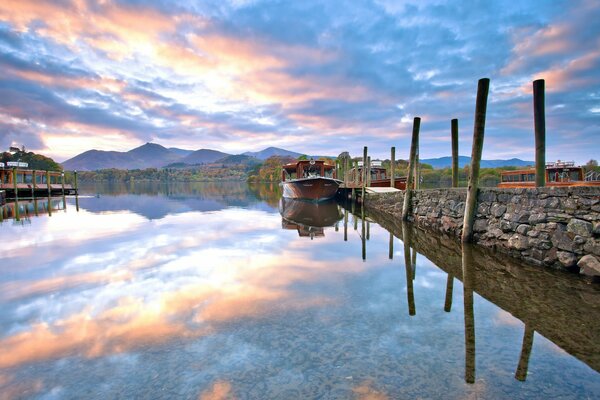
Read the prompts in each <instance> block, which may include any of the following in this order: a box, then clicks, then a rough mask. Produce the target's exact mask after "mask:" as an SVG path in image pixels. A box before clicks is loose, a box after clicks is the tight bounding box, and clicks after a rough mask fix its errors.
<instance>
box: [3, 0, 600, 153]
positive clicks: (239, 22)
mask: <svg viewBox="0 0 600 400" xmlns="http://www.w3.org/2000/svg"><path fill="white" fill-rule="evenodd" d="M472 3H473V4H472ZM599 17H600V5H599V3H598V2H594V1H589V0H577V1H558V2H556V1H552V2H550V1H535V2H526V3H523V4H519V5H516V4H514V3H513V2H506V1H494V2H485V3H484V4H481V3H476V4H475V3H474V2H461V3H460V4H457V3H455V2H449V1H444V0H440V1H426V2H423V1H412V0H409V1H403V2H393V1H387V0H365V1H356V2H354V1H353V2H351V3H349V4H347V5H345V6H340V5H339V4H338V3H337V2H313V1H308V2H305V1H302V2H284V3H278V2H271V1H249V2H246V1H243V2H240V1H198V2H195V1H193V2H182V3H179V4H176V5H172V4H170V3H169V4H167V3H164V2H158V1H146V2H139V1H130V0H123V1H116V0H107V1H102V2H95V1H90V0H67V1H61V2H58V1H44V0H5V1H2V2H0V69H1V70H2V74H1V76H0V116H1V117H2V118H0V146H1V147H2V148H3V149H7V148H8V147H9V146H11V145H18V146H21V145H24V146H25V147H26V148H27V149H29V150H32V151H35V152H40V153H43V154H46V155H49V156H51V157H54V158H56V159H57V160H58V161H64V160H66V159H68V158H71V157H73V156H75V155H77V154H79V153H81V152H83V151H86V150H89V149H93V148H95V149H98V150H118V151H126V150H129V149H131V148H134V147H137V146H139V145H141V144H143V143H146V142H155V143H159V144H162V145H163V146H165V147H182V148H187V149H192V150H196V149H200V148H209V149H215V150H220V151H225V152H230V153H238V152H243V151H256V150H260V149H262V148H265V147H268V146H278V147H284V148H287V149H289V150H293V151H297V152H301V153H310V154H323V153H324V152H325V153H328V154H329V155H333V156H335V155H337V154H339V153H340V152H342V151H344V150H347V151H350V152H351V153H352V154H355V155H357V154H359V153H360V152H361V150H362V146H364V145H368V146H370V151H372V154H374V155H375V156H380V157H386V156H388V153H389V147H390V146H396V147H397V148H398V149H399V150H398V154H399V156H400V157H401V158H406V157H408V150H407V149H408V145H409V133H410V129H411V123H412V117H414V116H421V117H422V118H423V120H422V121H423V122H422V125H421V152H420V156H421V157H422V158H431V157H441V156H447V155H449V154H450V148H449V137H450V120H451V119H452V118H458V119H459V120H460V127H461V132H460V140H461V145H460V146H461V151H460V153H461V154H465V155H468V154H469V153H470V145H471V136H472V129H473V112H474V103H475V101H474V98H475V93H476V86H477V80H478V79H479V78H482V77H489V78H490V79H491V89H490V102H489V106H488V119H487V124H486V128H487V130H486V140H487V138H489V142H486V146H484V154H483V157H484V158H487V159H493V158H510V157H519V158H523V159H528V160H531V159H533V158H534V145H533V143H534V138H533V110H532V106H531V104H532V99H531V95H532V93H531V92H532V90H531V82H532V81H533V80H534V79H538V78H543V79H545V80H546V88H547V89H546V90H547V95H546V107H547V131H548V137H547V159H548V160H552V159H558V158H561V159H572V160H575V161H577V162H580V163H584V162H586V161H587V160H589V159H590V158H597V154H598V153H599V152H600V140H598V138H600V115H599V113H598V112H597V111H594V110H597V109H598V107H599V106H600V74H599V73H598V71H599V70H600V68H599V67H600V52H599V51H598V50H597V49H598V48H600V39H599V38H600V35H599V34H598V33H599V32H598V28H597V26H598V24H597V21H598V18H599ZM558 106H560V107H558Z"/></svg>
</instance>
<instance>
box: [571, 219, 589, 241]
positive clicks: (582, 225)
mask: <svg viewBox="0 0 600 400" xmlns="http://www.w3.org/2000/svg"><path fill="white" fill-rule="evenodd" d="M592 231H593V226H592V224H591V223H590V222H587V221H583V220H581V219H577V218H572V219H571V220H570V221H569V223H568V224H567V232H573V233H574V234H576V235H579V236H583V237H590V236H592Z"/></svg>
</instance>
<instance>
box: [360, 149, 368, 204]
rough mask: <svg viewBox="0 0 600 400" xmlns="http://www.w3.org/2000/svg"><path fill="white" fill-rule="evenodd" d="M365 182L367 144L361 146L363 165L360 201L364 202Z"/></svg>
mask: <svg viewBox="0 0 600 400" xmlns="http://www.w3.org/2000/svg"><path fill="white" fill-rule="evenodd" d="M366 183H367V146H365V147H364V148H363V167H362V185H361V187H362V192H361V199H360V200H361V201H362V203H363V204H364V203H365V185H366Z"/></svg>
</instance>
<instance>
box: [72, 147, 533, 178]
mask: <svg viewBox="0 0 600 400" xmlns="http://www.w3.org/2000/svg"><path fill="white" fill-rule="evenodd" d="M301 155H302V153H296V152H294V151H290V150H285V149H280V148H277V147H268V148H266V149H264V150H261V151H256V152H250V151H248V152H245V153H242V154H237V155H234V154H228V153H223V152H221V151H217V150H211V149H200V150H195V151H194V150H185V149H179V148H176V147H170V148H166V147H164V146H161V145H159V144H156V143H146V144H144V145H142V146H140V147H136V148H135V149H132V150H129V151H125V152H121V151H103V150H88V151H86V152H84V153H81V154H79V155H77V156H75V157H73V158H71V159H69V160H66V161H65V162H63V163H62V166H63V168H64V169H66V170H71V171H72V170H79V171H94V170H99V169H107V168H118V169H145V168H161V167H167V166H168V167H185V166H193V165H200V164H210V163H215V162H219V163H223V164H240V163H258V162H260V161H263V160H266V159H267V158H269V157H272V156H289V157H294V158H298V157H299V156H301ZM420 161H421V162H422V163H425V164H429V165H431V166H432V167H433V168H447V167H450V166H451V162H452V157H440V158H429V159H421V160H420ZM470 161H471V157H466V156H460V157H459V166H460V167H461V168H462V167H464V166H465V165H467V164H469V163H470ZM534 164H535V163H534V162H533V161H523V160H520V159H518V158H513V159H510V160H481V167H482V168H496V167H504V166H517V167H520V166H527V165H534Z"/></svg>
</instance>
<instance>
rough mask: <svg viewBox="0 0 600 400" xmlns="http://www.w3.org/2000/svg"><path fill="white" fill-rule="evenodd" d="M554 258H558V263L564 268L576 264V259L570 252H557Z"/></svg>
mask: <svg viewBox="0 0 600 400" xmlns="http://www.w3.org/2000/svg"><path fill="white" fill-rule="evenodd" d="M556 257H557V258H558V262H560V263H561V264H562V265H563V266H564V267H566V268H570V267H573V266H575V264H577V257H576V256H575V254H573V253H571V252H568V251H557V252H556Z"/></svg>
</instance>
